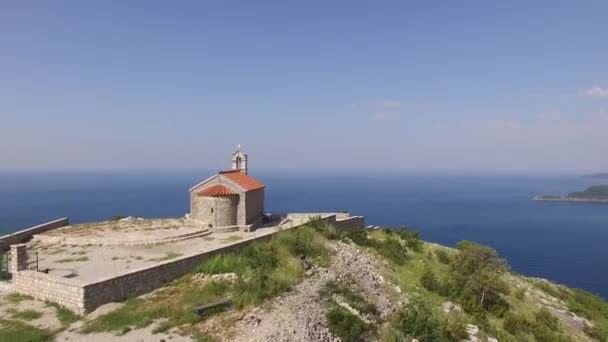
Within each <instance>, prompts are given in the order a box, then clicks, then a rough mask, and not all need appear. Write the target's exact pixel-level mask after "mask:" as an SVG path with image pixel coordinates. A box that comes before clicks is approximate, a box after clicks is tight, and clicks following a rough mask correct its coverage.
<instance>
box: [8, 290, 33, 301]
mask: <svg viewBox="0 0 608 342" xmlns="http://www.w3.org/2000/svg"><path fill="white" fill-rule="evenodd" d="M6 300H8V301H9V303H13V304H15V303H20V302H22V301H24V300H34V297H32V296H30V295H25V294H21V293H16V292H13V293H10V294H9V295H8V296H6Z"/></svg>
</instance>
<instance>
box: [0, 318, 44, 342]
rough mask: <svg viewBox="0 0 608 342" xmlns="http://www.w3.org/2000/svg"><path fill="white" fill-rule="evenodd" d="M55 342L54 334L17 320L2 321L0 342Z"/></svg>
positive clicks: (0, 321) (0, 323) (0, 322)
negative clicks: (53, 341)
mask: <svg viewBox="0 0 608 342" xmlns="http://www.w3.org/2000/svg"><path fill="white" fill-rule="evenodd" d="M52 340H53V333H52V332H51V331H49V330H46V329H40V328H36V327H34V326H31V325H29V324H26V323H23V322H21V321H16V320H8V319H1V320H0V341H6V342H9V341H10V342H20V341H23V342H47V341H52Z"/></svg>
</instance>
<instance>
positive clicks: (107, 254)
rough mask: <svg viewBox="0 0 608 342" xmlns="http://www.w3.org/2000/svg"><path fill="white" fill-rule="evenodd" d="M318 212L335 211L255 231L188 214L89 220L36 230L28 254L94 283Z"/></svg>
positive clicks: (58, 272)
mask: <svg viewBox="0 0 608 342" xmlns="http://www.w3.org/2000/svg"><path fill="white" fill-rule="evenodd" d="M320 215H323V216H325V215H331V214H290V215H287V219H283V220H279V221H276V222H274V223H271V224H269V226H267V227H263V228H258V229H256V230H255V231H253V232H243V231H238V230H236V231H227V232H218V231H211V230H209V229H207V228H202V227H198V226H197V225H196V224H195V223H194V222H193V221H191V220H188V219H128V220H121V221H105V222H97V223H87V224H79V225H73V226H66V227H63V228H59V229H55V230H52V231H48V232H45V233H42V234H38V235H35V236H34V238H33V239H32V240H31V241H30V242H29V243H28V247H27V248H28V253H29V254H30V255H33V254H35V253H36V252H37V253H38V260H39V269H40V270H46V269H48V273H49V274H51V275H55V276H59V277H65V278H69V279H74V280H77V281H79V282H82V283H90V282H95V281H98V280H101V279H107V278H110V277H113V276H118V275H121V274H124V273H127V272H129V271H131V270H138V269H144V268H147V267H152V266H155V265H157V264H159V263H162V262H165V261H168V260H172V259H177V258H180V257H182V256H189V255H196V254H202V253H204V252H208V251H212V250H215V249H218V248H220V247H224V246H228V245H231V244H235V243H238V242H242V241H245V240H250V239H254V238H256V237H260V236H265V235H270V234H273V233H276V232H277V230H278V229H288V228H291V227H294V226H298V225H301V224H304V223H306V222H307V221H308V220H309V219H311V218H312V217H315V216H320Z"/></svg>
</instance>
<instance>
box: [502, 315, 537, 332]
mask: <svg viewBox="0 0 608 342" xmlns="http://www.w3.org/2000/svg"><path fill="white" fill-rule="evenodd" d="M502 324H503V328H504V329H505V330H506V331H507V332H509V333H510V334H512V335H517V334H518V333H522V334H526V333H528V332H530V331H531V330H532V322H531V321H529V320H528V319H527V318H526V317H525V316H523V315H521V314H516V313H512V312H507V313H506V314H505V316H504V319H503V323H502Z"/></svg>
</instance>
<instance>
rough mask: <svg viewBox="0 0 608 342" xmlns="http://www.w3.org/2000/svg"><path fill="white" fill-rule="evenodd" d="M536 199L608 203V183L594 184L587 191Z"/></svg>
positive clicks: (536, 198)
mask: <svg viewBox="0 0 608 342" xmlns="http://www.w3.org/2000/svg"><path fill="white" fill-rule="evenodd" d="M534 200H536V201H572V202H601V203H608V185H593V186H590V187H589V188H587V189H586V190H585V191H578V192H571V193H569V194H567V195H557V196H556V195H543V196H535V197H534Z"/></svg>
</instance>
